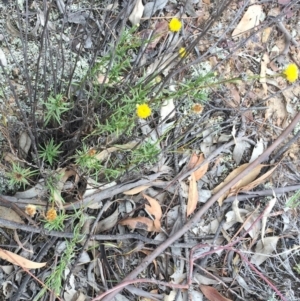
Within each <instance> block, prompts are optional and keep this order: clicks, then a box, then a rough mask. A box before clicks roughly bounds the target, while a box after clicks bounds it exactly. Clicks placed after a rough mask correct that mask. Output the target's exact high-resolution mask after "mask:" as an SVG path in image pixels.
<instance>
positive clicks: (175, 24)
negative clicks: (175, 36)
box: [169, 18, 182, 32]
mask: <svg viewBox="0 0 300 301" xmlns="http://www.w3.org/2000/svg"><path fill="white" fill-rule="evenodd" d="M181 26H182V23H181V21H180V20H179V19H177V18H173V19H172V20H171V21H170V23H169V29H170V30H171V31H174V32H177V31H179V30H180V29H181Z"/></svg>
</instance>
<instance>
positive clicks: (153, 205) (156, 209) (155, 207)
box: [143, 194, 162, 220]
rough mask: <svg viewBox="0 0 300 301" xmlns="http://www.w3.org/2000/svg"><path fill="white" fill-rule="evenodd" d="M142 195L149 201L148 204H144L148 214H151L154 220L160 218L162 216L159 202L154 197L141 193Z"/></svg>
mask: <svg viewBox="0 0 300 301" xmlns="http://www.w3.org/2000/svg"><path fill="white" fill-rule="evenodd" d="M143 197H144V198H145V199H146V200H147V201H148V202H149V204H150V206H149V205H147V204H146V205H145V210H146V211H147V213H148V214H150V215H153V216H154V217H155V219H156V220H160V219H161V217H162V211H161V207H160V204H159V203H158V201H157V200H156V199H153V198H151V197H150V196H147V195H145V194H143Z"/></svg>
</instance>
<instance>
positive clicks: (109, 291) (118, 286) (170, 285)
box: [91, 279, 189, 301]
mask: <svg viewBox="0 0 300 301" xmlns="http://www.w3.org/2000/svg"><path fill="white" fill-rule="evenodd" d="M134 283H153V284H157V285H163V286H168V287H172V288H180V289H188V288H189V287H188V285H187V284H176V283H167V282H163V281H158V280H153V279H135V280H129V281H126V282H124V281H123V282H121V283H120V284H118V285H117V286H115V287H113V288H112V289H110V290H108V291H106V292H104V293H102V294H101V295H99V296H98V297H96V298H94V299H92V300H91V301H96V300H100V299H101V298H103V297H105V296H106V295H108V294H110V293H113V292H115V291H116V290H120V289H122V288H124V287H125V286H127V285H129V284H134Z"/></svg>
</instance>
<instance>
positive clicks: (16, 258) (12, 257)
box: [0, 249, 47, 269]
mask: <svg viewBox="0 0 300 301" xmlns="http://www.w3.org/2000/svg"><path fill="white" fill-rule="evenodd" d="M0 258H2V259H4V260H6V261H8V262H10V263H12V264H15V265H17V266H19V267H21V268H26V269H39V268H42V267H44V266H45V265H46V264H47V262H34V261H31V260H28V259H26V258H24V257H22V256H20V255H17V254H15V253H12V252H10V251H6V250H3V249H0Z"/></svg>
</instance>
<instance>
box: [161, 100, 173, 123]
mask: <svg viewBox="0 0 300 301" xmlns="http://www.w3.org/2000/svg"><path fill="white" fill-rule="evenodd" d="M160 116H161V117H160V118H161V120H163V121H164V122H166V121H167V120H169V119H171V118H173V117H174V116H175V105H174V101H173V99H166V100H164V102H163V103H162V105H161V108H160Z"/></svg>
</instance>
